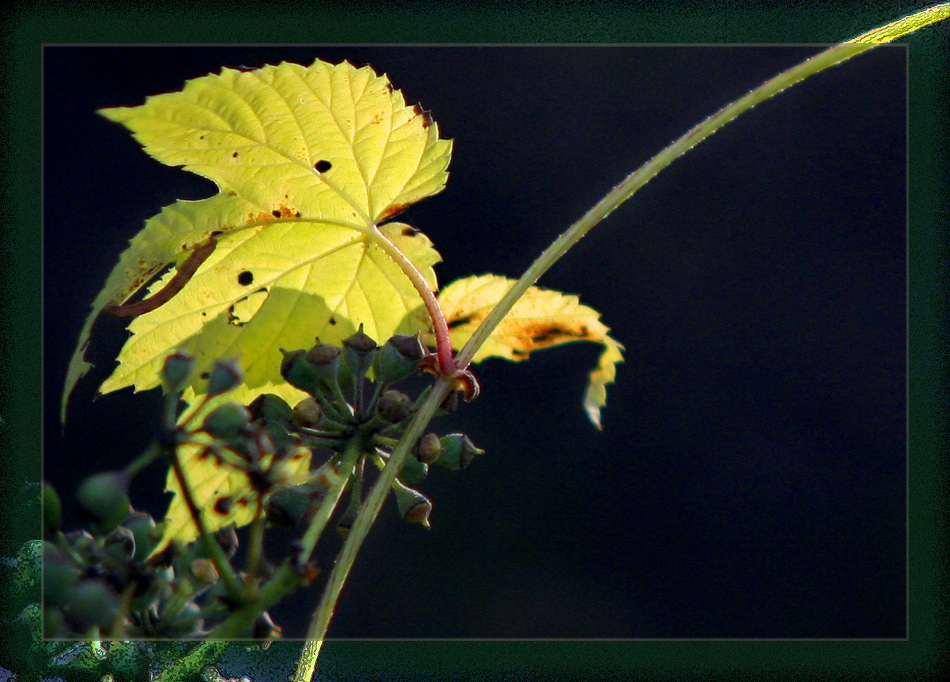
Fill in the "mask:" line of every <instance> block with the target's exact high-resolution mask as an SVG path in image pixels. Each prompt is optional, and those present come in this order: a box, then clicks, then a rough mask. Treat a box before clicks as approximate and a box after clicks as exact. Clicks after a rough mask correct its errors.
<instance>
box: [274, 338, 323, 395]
mask: <svg viewBox="0 0 950 682" xmlns="http://www.w3.org/2000/svg"><path fill="white" fill-rule="evenodd" d="M280 352H281V353H283V354H284V359H283V360H281V363H280V375H281V376H282V377H284V379H286V381H287V383H288V384H290V385H291V386H293V387H294V388H299V389H300V390H301V391H305V392H307V393H309V394H310V395H316V394H317V393H319V392H320V375H319V373H318V372H317V370H316V368H315V367H314V366H313V365H312V364H311V363H310V362H308V361H307V352H306V351H304V350H293V351H289V352H288V351H285V350H283V349H281V351H280Z"/></svg>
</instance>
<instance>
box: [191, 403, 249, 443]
mask: <svg viewBox="0 0 950 682" xmlns="http://www.w3.org/2000/svg"><path fill="white" fill-rule="evenodd" d="M250 422H251V413H250V411H248V409H247V408H246V407H244V406H243V405H238V404H237V403H225V404H224V405H219V406H218V407H216V408H214V409H213V410H211V412H209V413H208V416H206V417H205V418H204V421H203V422H202V423H201V430H202V431H205V432H206V433H208V434H210V435H211V436H214V437H215V438H221V439H228V438H233V437H235V436H237V435H238V434H239V433H240V432H241V430H242V429H244V428H247V426H248V424H250Z"/></svg>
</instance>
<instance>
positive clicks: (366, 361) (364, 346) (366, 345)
mask: <svg viewBox="0 0 950 682" xmlns="http://www.w3.org/2000/svg"><path fill="white" fill-rule="evenodd" d="M377 348H378V346H377V345H376V342H375V341H373V339H371V338H370V337H369V336H367V335H366V334H364V333H363V325H362V324H360V328H359V330H358V331H357V332H356V333H355V334H353V335H351V336H348V337H346V338H345V339H343V363H344V364H345V365H346V366H347V369H348V370H349V375H350V377H352V379H353V380H354V381H355V380H356V379H359V378H360V377H362V376H363V375H364V374H366V372H367V371H368V370H369V368H370V367H372V366H373V358H374V357H375V356H376V349H377Z"/></svg>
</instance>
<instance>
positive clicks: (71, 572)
mask: <svg viewBox="0 0 950 682" xmlns="http://www.w3.org/2000/svg"><path fill="white" fill-rule="evenodd" d="M79 575H80V571H79V567H78V566H76V564H74V563H73V562H72V561H71V560H70V559H69V557H68V556H66V554H65V552H63V551H62V550H61V549H60V548H59V547H57V546H56V545H53V544H51V543H49V542H44V543H43V604H44V606H65V605H66V602H67V601H68V600H69V594H70V590H72V588H73V586H74V585H75V584H76V583H77V582H78V581H79Z"/></svg>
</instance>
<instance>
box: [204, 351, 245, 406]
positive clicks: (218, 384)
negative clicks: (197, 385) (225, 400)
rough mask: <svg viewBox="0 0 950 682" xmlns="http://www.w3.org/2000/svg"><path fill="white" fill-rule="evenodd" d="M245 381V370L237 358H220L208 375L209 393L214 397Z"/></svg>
mask: <svg viewBox="0 0 950 682" xmlns="http://www.w3.org/2000/svg"><path fill="white" fill-rule="evenodd" d="M242 381H244V370H243V369H241V363H239V362H238V361H237V360H236V359H233V358H232V359H228V360H218V361H217V362H216V363H214V367H212V368H211V376H209V377H208V395H209V396H211V397H214V396H216V395H221V394H222V393H227V392H228V391H233V390H234V389H235V388H237V387H238V386H239V385H240V383H241V382H242Z"/></svg>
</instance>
